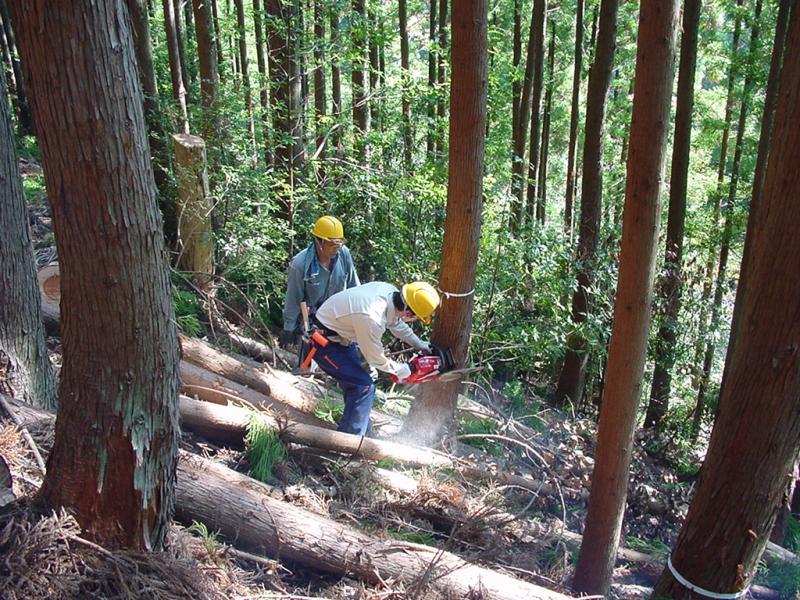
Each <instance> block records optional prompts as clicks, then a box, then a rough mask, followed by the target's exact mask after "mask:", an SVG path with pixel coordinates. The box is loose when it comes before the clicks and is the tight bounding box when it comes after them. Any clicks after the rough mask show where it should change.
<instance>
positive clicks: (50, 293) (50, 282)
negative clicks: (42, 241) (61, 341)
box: [36, 261, 61, 335]
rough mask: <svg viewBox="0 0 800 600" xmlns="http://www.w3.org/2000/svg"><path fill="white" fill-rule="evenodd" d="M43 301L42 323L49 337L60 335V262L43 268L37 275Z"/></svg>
mask: <svg viewBox="0 0 800 600" xmlns="http://www.w3.org/2000/svg"><path fill="white" fill-rule="evenodd" d="M36 278H37V280H38V282H39V294H40V296H41V300H42V321H44V328H45V331H46V332H47V335H58V334H59V322H60V321H61V309H60V303H61V276H60V274H59V270H58V262H57V261H56V262H51V263H50V264H49V265H45V266H43V267H42V268H41V269H39V271H38V273H37V274H36Z"/></svg>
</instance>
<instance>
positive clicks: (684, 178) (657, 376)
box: [644, 0, 701, 427]
mask: <svg viewBox="0 0 800 600" xmlns="http://www.w3.org/2000/svg"><path fill="white" fill-rule="evenodd" d="M700 5H701V0H686V1H685V3H684V7H683V36H682V38H681V62H680V69H679V72H678V98H677V101H676V108H675V139H674V141H673V144H672V171H671V176H670V186H669V216H668V218H667V243H666V249H665V252H664V272H663V274H662V277H663V280H662V282H663V283H662V287H661V294H660V298H659V301H660V303H661V307H662V315H661V322H660V325H659V328H658V337H657V338H656V341H655V366H654V370H653V386H652V388H651V391H650V402H649V404H648V406H647V414H646V416H645V419H644V424H645V427H653V426H655V427H658V426H659V425H660V424H661V422H662V420H663V419H664V417H665V416H666V414H667V409H668V407H669V395H670V388H671V384H672V368H673V366H674V365H675V354H676V351H675V344H676V343H677V340H678V327H679V323H678V314H679V312H680V307H681V281H682V276H681V263H682V260H683V231H684V224H685V221H686V192H687V184H688V180H689V154H690V150H691V139H692V110H693V106H694V75H695V67H696V64H697V30H698V25H699V23H700Z"/></svg>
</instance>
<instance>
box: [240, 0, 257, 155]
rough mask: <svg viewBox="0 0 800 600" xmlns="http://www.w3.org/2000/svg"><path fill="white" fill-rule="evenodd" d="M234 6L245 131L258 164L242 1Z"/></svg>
mask: <svg viewBox="0 0 800 600" xmlns="http://www.w3.org/2000/svg"><path fill="white" fill-rule="evenodd" d="M235 4H236V35H237V37H238V39H239V64H240V65H241V67H242V86H244V104H245V108H246V109H247V131H248V134H249V135H250V142H251V143H252V144H253V163H254V166H255V164H257V163H258V159H257V158H256V157H257V156H258V150H257V149H256V127H255V123H254V122H253V90H252V89H251V87H250V73H249V72H248V65H249V61H248V60H247V38H246V34H247V30H246V29H245V22H244V0H235Z"/></svg>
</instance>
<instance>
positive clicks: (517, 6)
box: [511, 0, 522, 165]
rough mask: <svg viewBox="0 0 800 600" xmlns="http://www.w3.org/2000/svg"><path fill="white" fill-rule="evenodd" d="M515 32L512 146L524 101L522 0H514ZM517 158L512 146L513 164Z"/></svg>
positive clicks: (512, 57) (513, 44) (512, 81)
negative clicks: (521, 76) (522, 78)
mask: <svg viewBox="0 0 800 600" xmlns="http://www.w3.org/2000/svg"><path fill="white" fill-rule="evenodd" d="M513 19H514V33H513V42H512V50H511V52H512V55H511V67H512V69H513V76H512V79H511V137H512V146H513V144H514V141H515V140H516V138H515V137H514V136H515V135H516V131H517V129H519V109H520V103H521V102H522V80H521V79H520V64H521V63H522V0H514V17H513ZM514 160H515V157H514V148H512V154H511V161H512V165H513V162H514Z"/></svg>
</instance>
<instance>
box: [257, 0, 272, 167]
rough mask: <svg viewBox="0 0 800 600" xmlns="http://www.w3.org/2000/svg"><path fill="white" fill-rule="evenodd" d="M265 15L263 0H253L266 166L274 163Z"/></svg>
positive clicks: (259, 97)
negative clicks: (270, 128) (265, 47)
mask: <svg viewBox="0 0 800 600" xmlns="http://www.w3.org/2000/svg"><path fill="white" fill-rule="evenodd" d="M263 23H264V13H263V11H262V8H261V0H253V27H254V29H255V35H256V61H257V62H258V99H259V103H260V105H261V127H262V134H261V135H262V138H263V144H264V164H266V165H269V164H271V163H272V144H271V142H270V140H269V90H268V88H267V81H269V74H268V73H267V58H266V56H265V54H264V24H263Z"/></svg>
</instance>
